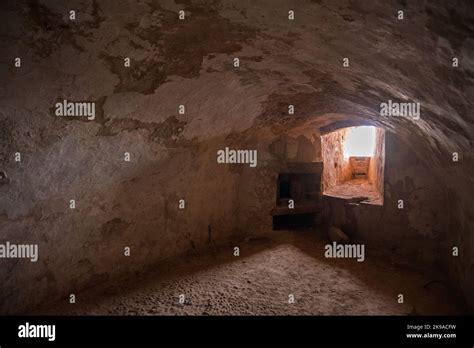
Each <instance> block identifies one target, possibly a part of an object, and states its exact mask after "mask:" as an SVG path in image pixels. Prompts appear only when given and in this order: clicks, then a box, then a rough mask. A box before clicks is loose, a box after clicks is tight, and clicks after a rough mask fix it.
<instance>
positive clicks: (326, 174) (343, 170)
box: [321, 129, 352, 190]
mask: <svg viewBox="0 0 474 348" xmlns="http://www.w3.org/2000/svg"><path fill="white" fill-rule="evenodd" d="M346 134H347V130H346V129H340V130H338V131H336V132H331V133H328V134H325V135H323V136H322V137H321V151H322V153H323V182H322V185H323V190H327V189H329V188H331V187H334V186H336V185H339V184H342V183H343V182H344V181H346V180H350V179H351V177H352V173H351V166H350V163H349V159H348V158H345V157H344V139H345V137H346Z"/></svg>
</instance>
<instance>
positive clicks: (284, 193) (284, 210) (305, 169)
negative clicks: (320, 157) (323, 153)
mask: <svg viewBox="0 0 474 348" xmlns="http://www.w3.org/2000/svg"><path fill="white" fill-rule="evenodd" d="M321 173H322V163H320V162H312V163H289V164H288V165H287V168H286V169H285V171H284V172H283V173H280V174H279V175H278V179H277V183H276V184H277V197H276V207H275V208H274V209H273V210H272V212H271V213H272V216H273V229H274V230H283V229H312V228H314V227H316V226H317V225H318V223H319V220H320V211H321V204H320V198H321V189H320V188H321Z"/></svg>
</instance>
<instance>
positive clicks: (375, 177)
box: [368, 128, 385, 201]
mask: <svg viewBox="0 0 474 348" xmlns="http://www.w3.org/2000/svg"><path fill="white" fill-rule="evenodd" d="M384 167H385V131H384V130H383V129H380V128H376V129H375V149H374V155H373V156H372V158H371V159H370V163H369V170H368V179H369V181H370V182H372V183H373V184H374V185H375V187H376V188H377V191H378V192H379V193H380V196H381V197H382V201H383V194H384V190H383V186H384Z"/></svg>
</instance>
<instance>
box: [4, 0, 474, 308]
mask: <svg viewBox="0 0 474 348" xmlns="http://www.w3.org/2000/svg"><path fill="white" fill-rule="evenodd" d="M290 5H291V7H292V8H293V9H294V10H295V12H296V13H297V16H296V19H295V21H294V22H292V23H288V21H286V20H279V19H278V18H280V17H282V16H283V17H284V15H282V14H286V13H287V11H288V8H289V7H290ZM0 6H1V10H2V23H3V26H2V30H6V31H7V34H6V35H3V33H2V35H3V37H4V40H2V42H1V43H0V44H1V48H2V52H4V54H2V58H1V65H0V74H1V76H2V80H3V81H4V83H2V84H1V86H0V102H1V105H2V108H1V109H0V125H1V127H0V136H1V143H0V159H1V162H0V163H1V166H2V167H1V168H0V170H3V171H5V172H6V173H7V175H8V177H9V179H10V181H9V182H8V183H7V184H5V185H1V186H0V231H1V235H0V239H1V240H2V241H5V240H9V241H11V242H31V243H33V242H37V243H39V245H40V261H39V262H38V263H36V264H32V265H31V264H26V263H24V262H22V260H17V261H15V260H3V261H2V263H4V266H5V267H2V269H1V271H0V277H1V281H2V287H0V299H1V304H0V308H1V309H0V311H1V312H2V313H3V312H5V311H7V312H8V311H9V312H13V311H16V312H17V311H20V310H22V309H24V308H26V307H27V306H28V305H29V304H30V303H32V302H34V301H42V299H44V298H51V297H54V296H56V295H58V296H59V295H60V294H61V293H62V295H64V294H67V293H68V291H70V290H71V289H78V288H80V287H83V286H89V285H93V284H95V283H97V282H99V281H103V280H105V279H111V278H113V277H114V276H115V275H119V274H124V273H127V272H133V271H136V270H141V269H143V268H145V267H147V266H150V265H152V264H153V263H154V262H155V261H158V260H160V259H162V258H163V257H166V256H168V255H171V254H178V253H180V252H182V251H184V250H187V249H189V248H192V244H193V243H194V244H195V246H196V247H199V244H202V243H205V242H206V240H207V238H208V225H211V231H212V234H213V238H216V239H218V238H225V237H226V236H228V235H230V234H232V233H251V232H252V230H253V229H256V230H260V231H262V232H264V231H265V230H266V233H272V232H271V231H269V230H268V227H269V226H271V222H270V221H271V219H270V216H269V209H271V207H273V204H274V199H275V190H276V187H275V186H276V177H277V174H278V171H279V170H280V169H281V168H283V163H282V161H281V159H280V158H279V157H278V156H276V155H275V154H274V151H273V150H272V149H271V144H273V142H274V141H275V140H276V139H278V137H280V136H282V135H283V134H285V133H286V132H288V131H289V130H291V129H301V128H304V127H312V128H313V129H318V128H319V127H321V126H324V125H327V124H329V123H331V122H334V121H336V120H344V119H353V118H361V119H366V120H368V121H370V122H372V123H373V124H374V125H376V126H379V127H382V128H384V129H386V130H387V131H389V132H392V133H393V134H394V135H395V136H396V137H397V138H398V139H399V140H398V142H397V141H395V140H394V139H392V138H393V136H390V137H389V136H387V144H386V154H387V158H386V171H387V173H386V182H385V191H386V194H385V197H386V201H385V204H384V206H383V207H373V206H372V207H368V206H362V205H361V206H359V207H352V208H348V207H346V206H340V204H339V203H337V202H335V203H334V202H332V203H331V204H332V205H333V217H334V222H335V223H337V222H338V221H340V220H339V217H338V214H339V213H340V214H341V215H343V214H346V213H347V215H348V217H349V218H350V219H352V220H353V221H354V224H355V226H357V231H356V232H355V233H358V236H359V237H360V238H363V239H364V238H365V239H367V240H369V241H374V243H375V241H377V242H378V243H379V244H380V247H381V248H389V249H390V248H392V249H394V250H395V251H397V253H396V255H401V256H400V257H401V259H402V260H406V261H407V262H414V263H415V264H417V265H428V264H430V262H429V261H430V260H439V263H440V267H441V268H442V269H445V270H446V274H447V275H448V276H449V278H450V279H451V281H452V284H453V285H454V286H456V287H458V288H459V289H461V291H462V292H463V294H464V296H465V298H466V299H467V300H468V301H469V302H470V304H471V305H472V306H474V297H473V294H474V236H473V231H474V213H473V209H472V206H473V204H472V197H474V179H473V175H472V173H474V163H473V159H472V153H473V151H472V150H473V149H472V134H473V133H474V123H473V119H472V115H471V113H470V110H472V106H473V105H472V100H474V89H473V88H472V85H473V84H472V76H474V61H472V58H471V57H472V50H473V49H474V41H473V40H472V37H473V35H472V25H473V23H474V18H473V16H472V15H471V13H472V4H471V3H469V2H456V3H453V4H449V3H446V2H436V1H430V2H416V3H415V2H410V3H407V4H405V3H398V2H395V1H394V2H386V1H371V2H370V3H369V2H367V3H365V2H345V1H324V0H323V1H310V0H307V1H298V2H291V3H290V2H288V1H273V0H271V1H270V0H262V1H258V2H254V1H251V2H250V1H235V0H225V1H221V2H218V1H216V2H214V1H212V2H211V1H209V2H203V3H199V2H182V1H176V2H173V1H166V2H164V1H153V2H151V1H139V2H130V1H123V0H122V1H94V2H89V1H77V0H76V1H69V2H67V3H66V2H63V1H38V2H31V4H28V3H26V2H21V1H18V2H16V1H5V2H2V4H1V5H0ZM71 7H75V8H76V9H77V10H78V11H79V13H82V15H81V16H79V18H78V21H77V25H71V24H68V23H65V17H66V16H65V13H67V12H68V11H69V9H70V8H71ZM183 7H184V8H185V9H186V11H187V12H188V13H189V14H190V16H189V21H187V22H186V23H185V24H183V26H182V27H180V29H179V30H177V29H176V26H177V25H178V22H177V16H176V11H177V10H178V9H180V8H183ZM400 7H401V8H403V9H406V10H407V13H416V14H417V17H416V19H415V18H412V17H409V18H407V20H405V21H404V23H403V25H401V23H400V22H398V21H396V20H395V18H394V14H395V13H396V12H397V10H399V9H400ZM413 33H417V35H414V34H413ZM237 55H238V56H239V57H240V58H241V68H240V69H239V70H235V69H233V67H232V59H233V58H234V57H235V56H237ZM347 55H350V59H351V68H350V69H347V68H343V67H342V63H341V62H342V58H343V57H345V56H347ZM16 56H21V57H22V58H23V67H22V68H21V69H20V70H15V69H14V68H13V67H12V65H11V62H12V59H13V57H16ZM125 56H130V58H131V59H132V62H133V65H132V68H131V69H130V70H124V69H122V68H121V64H122V62H123V57H125ZM453 56H457V57H459V59H460V62H461V66H460V67H459V68H457V69H453V68H452V67H451V66H450V62H451V59H452V57H453ZM63 98H67V99H70V100H90V101H97V105H98V111H99V115H98V117H97V119H96V120H95V121H93V122H82V121H70V120H65V119H58V118H55V117H54V116H52V110H51V108H52V106H53V105H54V103H55V102H56V101H57V100H58V99H63ZM389 99H393V100H396V99H399V100H415V101H419V102H421V105H422V115H421V119H420V120H419V121H413V120H409V119H400V118H389V117H385V118H384V117H380V115H379V113H378V112H379V105H380V103H381V102H387V100H389ZM181 103H184V104H186V110H187V111H186V115H178V113H177V105H179V104H181ZM289 104H293V105H295V110H296V111H295V115H288V114H287V110H288V105H289ZM387 134H388V133H387ZM389 138H390V139H389ZM313 142H314V141H313ZM230 144H237V145H239V144H241V146H242V147H244V146H245V147H247V148H249V147H251V148H258V149H259V165H258V167H257V168H255V169H250V168H248V167H246V166H242V165H239V166H227V165H225V166H219V165H216V163H215V153H216V151H217V150H218V149H221V148H223V147H225V146H230ZM403 144H406V145H403ZM16 151H21V152H22V154H23V161H22V162H21V164H18V163H14V162H13V159H12V158H13V153H14V152H16ZM125 151H129V152H130V153H131V154H132V162H131V163H124V162H123V160H122V158H123V153H124V152H125ZM453 151H457V152H459V154H460V158H461V160H460V162H458V163H453V162H452V160H451V158H452V152H453ZM295 156H297V152H295ZM390 164H392V165H390ZM180 197H184V198H185V199H186V202H187V207H188V208H189V209H186V210H185V211H178V210H177V200H178V199H179V198H180ZM399 197H404V198H405V201H406V203H405V207H406V208H405V209H404V210H403V211H400V210H398V209H396V205H395V202H396V200H397V199H398V198H399ZM70 198H74V199H76V200H77V202H78V208H77V209H76V211H74V212H71V211H70V210H69V209H68V200H69V199H70ZM351 209H352V210H351ZM351 214H352V215H351ZM344 216H345V215H343V217H344ZM341 219H342V218H341ZM344 221H347V218H344ZM377 226H379V227H377ZM381 231H383V233H380V232H381ZM381 237H382V238H381ZM192 242H193V243H192ZM125 245H129V246H131V247H132V255H133V257H131V258H128V259H126V258H123V256H122V255H123V247H124V246H125ZM150 245H152V248H149V246H150ZM452 245H459V246H460V256H459V257H457V258H453V257H450V251H451V247H452ZM45 250H47V252H45ZM367 252H368V253H370V250H368V251H367ZM425 259H426V260H425ZM33 293H34V295H35V296H32V294H33Z"/></svg>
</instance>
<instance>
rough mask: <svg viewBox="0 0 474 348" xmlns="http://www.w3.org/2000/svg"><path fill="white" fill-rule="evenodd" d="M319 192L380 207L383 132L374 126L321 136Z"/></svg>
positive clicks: (381, 198) (381, 195) (381, 202)
mask: <svg viewBox="0 0 474 348" xmlns="http://www.w3.org/2000/svg"><path fill="white" fill-rule="evenodd" d="M321 149H322V157H323V164H324V165H323V175H322V190H323V194H324V195H326V196H331V197H337V198H342V199H350V200H352V201H356V202H360V203H367V204H377V205H383V184H384V183H383V178H384V164H385V132H384V130H383V129H381V128H376V127H373V126H365V125H364V126H355V127H346V128H341V129H337V130H335V131H332V132H330V133H326V134H323V135H322V136H321Z"/></svg>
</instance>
